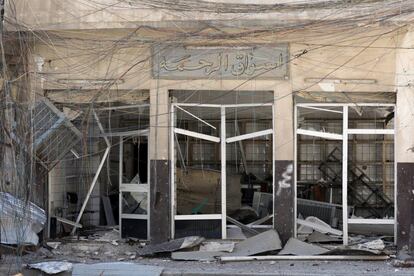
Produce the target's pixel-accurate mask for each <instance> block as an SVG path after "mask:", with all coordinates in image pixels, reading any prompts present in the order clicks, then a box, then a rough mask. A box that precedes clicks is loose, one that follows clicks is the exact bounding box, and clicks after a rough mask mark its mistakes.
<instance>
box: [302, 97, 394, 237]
mask: <svg viewBox="0 0 414 276" xmlns="http://www.w3.org/2000/svg"><path fill="white" fill-rule="evenodd" d="M354 106H368V107H393V108H394V112H395V116H394V118H396V117H397V113H396V112H397V110H396V105H395V104H387V103H384V104H382V103H296V104H295V108H294V155H295V158H294V167H295V169H294V178H295V180H294V181H295V185H294V216H295V217H294V222H295V227H294V235H295V237H296V236H297V166H298V165H297V161H298V160H297V159H298V158H297V148H298V135H310V136H315V137H321V138H325V139H330V140H332V139H333V140H342V212H343V213H342V223H343V226H342V227H343V229H342V230H343V244H344V245H347V244H348V224H377V225H384V224H393V225H394V243H395V244H396V243H397V223H396V218H397V206H398V204H397V187H398V183H397V177H396V172H397V162H396V151H395V147H396V144H397V140H396V135H395V134H396V126H397V124H396V120H395V119H394V128H393V129H349V128H348V121H349V116H348V108H349V107H354ZM325 107H342V108H343V111H342V114H343V115H342V124H343V130H342V135H340V136H342V139H335V138H339V137H336V136H335V135H332V134H331V133H325V132H318V131H305V130H303V129H298V123H297V122H298V108H308V109H315V110H320V111H328V110H327V109H325ZM336 113H338V112H336ZM313 132H315V133H313ZM352 134H358V135H393V137H394V143H393V146H394V219H350V218H348V213H347V210H348V196H347V195H348V136H349V135H352Z"/></svg>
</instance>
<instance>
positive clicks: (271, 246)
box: [226, 229, 282, 256]
mask: <svg viewBox="0 0 414 276" xmlns="http://www.w3.org/2000/svg"><path fill="white" fill-rule="evenodd" d="M279 249H282V243H281V241H280V238H279V234H278V233H277V232H276V230H274V229H271V230H268V231H266V232H263V233H260V234H258V235H256V236H253V237H250V238H248V239H246V240H244V241H241V242H239V243H237V244H235V246H234V250H233V252H231V253H227V255H226V256H252V255H256V254H259V253H264V252H269V251H275V250H279Z"/></svg>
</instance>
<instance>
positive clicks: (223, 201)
mask: <svg viewBox="0 0 414 276" xmlns="http://www.w3.org/2000/svg"><path fill="white" fill-rule="evenodd" d="M182 107H201V108H203V107H205V108H217V109H220V129H221V132H220V137H214V136H210V135H206V134H201V133H197V132H193V131H189V130H185V129H181V128H176V112H175V111H176V109H180V110H182V111H183V112H185V113H190V112H188V111H187V110H183V108H182ZM235 107H271V108H272V110H271V111H272V128H271V129H266V130H263V131H257V132H252V133H248V134H243V135H238V136H234V137H229V138H227V137H226V108H235ZM274 109H275V106H274V104H273V103H265V104H260V103H257V104H226V105H218V104H191V103H171V105H170V126H171V127H170V144H171V145H170V160H171V162H170V179H171V191H170V192H171V237H172V238H174V237H175V221H176V220H209V219H211V220H213V219H214V220H219V219H221V231H222V239H226V238H227V227H230V226H228V225H227V203H226V200H227V185H226V172H227V170H226V160H227V154H226V148H227V145H226V144H228V143H234V142H238V141H242V140H246V139H251V138H255V137H260V136H266V135H270V134H271V135H272V171H273V175H274V174H275V125H274V123H275V119H274V115H275V110H274ZM192 117H194V118H195V119H197V120H200V121H202V122H203V123H206V122H205V121H203V120H201V119H200V118H198V117H197V116H195V115H193V116H192ZM176 133H178V134H182V135H188V136H191V137H195V138H198V139H202V140H207V141H212V142H216V143H220V156H221V158H220V162H221V176H220V178H221V213H220V214H202V215H176V209H177V204H176V200H177V199H176V183H175V159H176V158H175V146H176V139H175V134H176ZM274 188H275V179H274V177H273V200H275V189H274ZM273 213H274V205H273ZM274 223H275V221H274V216H273V225H272V226H274ZM259 228H260V227H259ZM262 228H263V227H262Z"/></svg>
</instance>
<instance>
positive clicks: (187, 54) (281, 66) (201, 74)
mask: <svg viewBox="0 0 414 276" xmlns="http://www.w3.org/2000/svg"><path fill="white" fill-rule="evenodd" d="M288 55H289V51H288V47H287V45H285V44H283V45H277V46H274V45H272V46H265V47H262V46H261V47H239V48H238V47H233V48H230V47H229V48H223V47H220V48H219V47H215V48H213V47H206V48H189V47H183V46H167V47H165V46H162V45H161V46H156V47H154V48H153V76H154V78H160V79H286V78H287V77H288V61H289V56H288Z"/></svg>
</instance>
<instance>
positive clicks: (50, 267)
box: [26, 262, 73, 274]
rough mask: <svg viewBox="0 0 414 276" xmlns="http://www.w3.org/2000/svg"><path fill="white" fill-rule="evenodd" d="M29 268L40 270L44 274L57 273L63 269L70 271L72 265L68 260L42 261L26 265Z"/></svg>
mask: <svg viewBox="0 0 414 276" xmlns="http://www.w3.org/2000/svg"><path fill="white" fill-rule="evenodd" d="M26 267H27V268H29V269H36V270H40V271H42V272H44V273H46V274H58V273H61V272H64V271H72V268H73V265H72V263H69V262H42V263H35V264H28V265H26Z"/></svg>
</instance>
